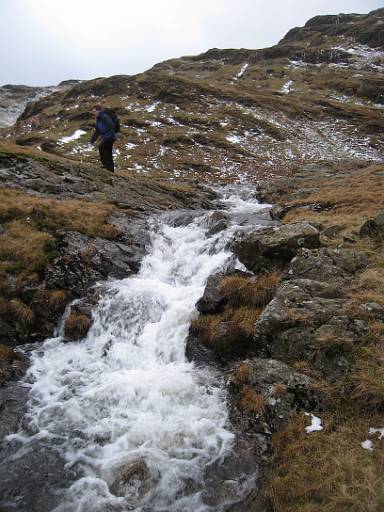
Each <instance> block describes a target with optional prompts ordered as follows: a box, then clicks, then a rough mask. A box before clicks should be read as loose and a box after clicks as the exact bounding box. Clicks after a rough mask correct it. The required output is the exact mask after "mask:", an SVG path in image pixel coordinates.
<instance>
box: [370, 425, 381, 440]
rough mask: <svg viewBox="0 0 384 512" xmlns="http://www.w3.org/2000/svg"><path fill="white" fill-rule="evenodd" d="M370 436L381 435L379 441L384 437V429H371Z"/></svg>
mask: <svg viewBox="0 0 384 512" xmlns="http://www.w3.org/2000/svg"><path fill="white" fill-rule="evenodd" d="M369 433H370V434H380V435H379V439H383V437H384V428H370V429H369Z"/></svg>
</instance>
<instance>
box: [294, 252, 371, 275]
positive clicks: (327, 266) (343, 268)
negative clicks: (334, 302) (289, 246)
mask: <svg viewBox="0 0 384 512" xmlns="http://www.w3.org/2000/svg"><path fill="white" fill-rule="evenodd" d="M367 264H368V256H367V254H366V253H365V252H361V251H356V250H353V249H334V248H331V247H325V248H320V249H312V250H308V249H300V250H299V251H298V252H297V255H296V257H295V258H293V259H292V261H291V265H290V269H289V273H288V274H289V277H291V278H293V279H297V278H299V279H313V280H315V281H326V282H327V281H328V282H337V283H338V284H342V283H345V282H347V281H350V280H351V279H352V278H353V276H354V275H355V273H356V272H358V271H359V270H362V269H363V268H365V267H366V266H367Z"/></svg>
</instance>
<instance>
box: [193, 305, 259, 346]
mask: <svg viewBox="0 0 384 512" xmlns="http://www.w3.org/2000/svg"><path fill="white" fill-rule="evenodd" d="M260 313H261V310H260V309H255V308H248V307H246V306H243V307H240V308H238V309H234V308H231V307H229V306H227V307H226V308H225V309H224V312H223V313H221V314H219V315H200V316H199V317H198V318H196V319H195V320H193V321H192V324H191V333H192V334H193V335H195V336H197V337H198V338H199V339H200V340H201V341H202V342H203V343H204V344H205V345H207V346H209V347H211V348H212V349H214V350H217V351H218V352H220V351H226V350H232V349H234V350H236V349H245V347H246V346H247V345H249V344H250V343H252V337H253V331H254V326H255V323H256V320H257V319H258V318H259V316H260ZM224 326H225V332H223V331H222V329H223V328H224Z"/></svg>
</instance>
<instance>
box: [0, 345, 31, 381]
mask: <svg viewBox="0 0 384 512" xmlns="http://www.w3.org/2000/svg"><path fill="white" fill-rule="evenodd" d="M27 368H28V358H27V357H26V356H25V355H23V354H21V353H20V352H16V351H15V350H14V349H12V348H9V347H6V346H5V345H0V386H3V385H4V384H5V383H6V382H8V381H10V380H13V379H20V378H21V377H22V376H23V375H24V374H25V372H26V370H27Z"/></svg>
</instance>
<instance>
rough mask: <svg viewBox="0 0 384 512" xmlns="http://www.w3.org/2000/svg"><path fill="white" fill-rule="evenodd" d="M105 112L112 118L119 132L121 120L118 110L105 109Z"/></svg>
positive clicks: (116, 130) (116, 131)
mask: <svg viewBox="0 0 384 512" xmlns="http://www.w3.org/2000/svg"><path fill="white" fill-rule="evenodd" d="M104 112H105V113H106V114H108V115H109V117H110V118H111V119H112V121H113V126H114V128H115V133H118V132H119V131H120V120H119V118H118V117H117V114H116V112H115V111H114V110H104Z"/></svg>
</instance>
